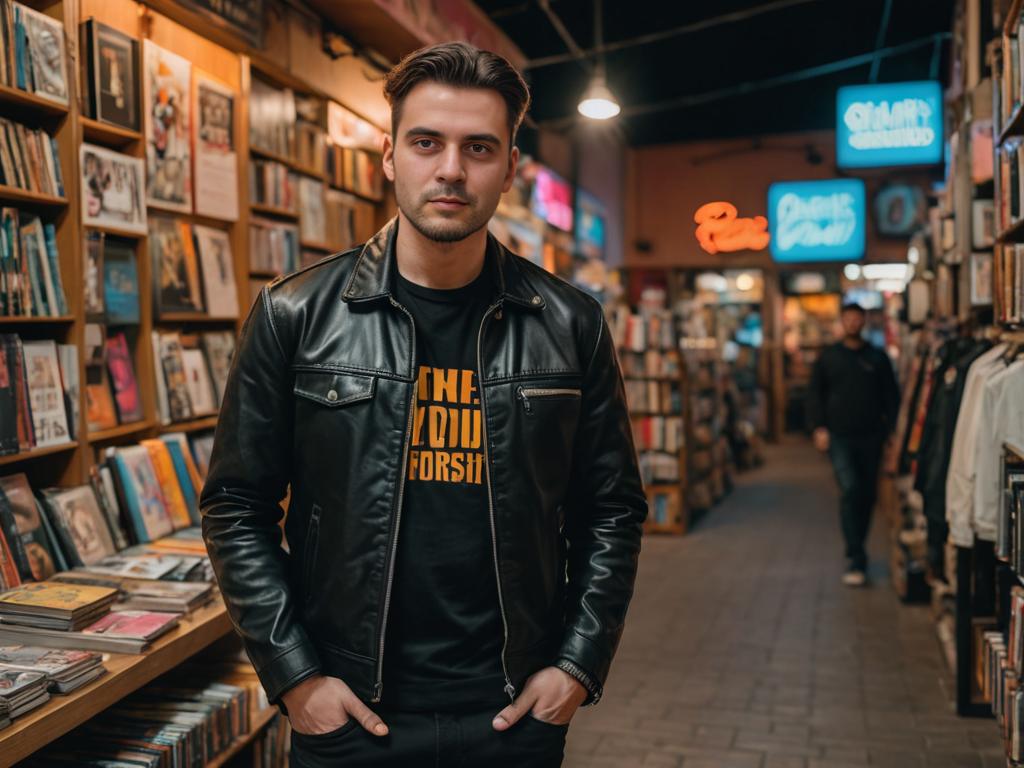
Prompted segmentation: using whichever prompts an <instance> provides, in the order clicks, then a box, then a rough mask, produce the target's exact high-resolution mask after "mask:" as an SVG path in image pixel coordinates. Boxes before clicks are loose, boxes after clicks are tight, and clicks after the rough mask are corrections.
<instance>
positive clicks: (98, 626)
mask: <svg viewBox="0 0 1024 768" xmlns="http://www.w3.org/2000/svg"><path fill="white" fill-rule="evenodd" d="M97 589H101V587H97ZM179 618H180V615H179V614H177V613H158V612H155V611H112V612H110V613H108V614H107V615H106V616H104V617H103V618H101V619H100V620H99V621H96V622H94V623H92V624H90V625H89V626H88V627H86V628H85V629H83V630H82V632H83V633H84V634H87V635H110V636H114V637H129V638H138V639H140V640H152V639H153V638H155V637H159V636H160V635H162V634H164V633H165V632H168V631H170V630H171V629H174V627H176V626H177V625H178V619H179Z"/></svg>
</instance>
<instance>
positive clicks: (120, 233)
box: [83, 224, 146, 240]
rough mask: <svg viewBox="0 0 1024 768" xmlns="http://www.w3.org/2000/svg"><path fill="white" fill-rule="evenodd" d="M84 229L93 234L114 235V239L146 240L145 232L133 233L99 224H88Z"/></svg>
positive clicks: (128, 230)
mask: <svg viewBox="0 0 1024 768" xmlns="http://www.w3.org/2000/svg"><path fill="white" fill-rule="evenodd" d="M83 229H85V230H86V231H92V232H102V233H103V234H105V235H112V236H113V237H121V238H124V239H126V240H142V239H145V237H146V234H145V233H143V232H132V231H131V230H130V229H121V228H120V227H108V226H101V225H99V224H86V225H85V226H84V227H83Z"/></svg>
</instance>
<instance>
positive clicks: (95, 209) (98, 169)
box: [78, 142, 146, 235]
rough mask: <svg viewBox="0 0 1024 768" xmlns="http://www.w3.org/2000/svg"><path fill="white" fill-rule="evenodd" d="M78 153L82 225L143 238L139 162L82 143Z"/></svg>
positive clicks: (142, 180) (136, 158) (127, 156)
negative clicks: (113, 229) (130, 233)
mask: <svg viewBox="0 0 1024 768" xmlns="http://www.w3.org/2000/svg"><path fill="white" fill-rule="evenodd" d="M78 152H79V184H80V188H81V197H82V221H83V223H85V224H86V225H92V226H101V227H102V226H110V227H117V228H118V229H123V230H127V231H130V232H133V233H136V234H140V235H145V234H146V206H145V203H144V201H143V193H144V190H145V180H144V173H145V169H144V167H143V160H142V159H141V158H138V157H132V156H130V155H125V154H122V153H120V152H114V151H111V150H109V149H106V148H104V147H98V146H95V145H94V144H87V143H84V142H83V143H82V144H81V146H80V147H79V150H78ZM115 181H116V183H115Z"/></svg>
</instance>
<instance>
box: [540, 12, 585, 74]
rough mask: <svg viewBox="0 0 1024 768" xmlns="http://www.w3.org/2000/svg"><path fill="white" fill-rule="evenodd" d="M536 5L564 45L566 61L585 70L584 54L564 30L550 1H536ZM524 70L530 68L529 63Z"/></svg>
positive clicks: (563, 25)
mask: <svg viewBox="0 0 1024 768" xmlns="http://www.w3.org/2000/svg"><path fill="white" fill-rule="evenodd" d="M537 5H539V6H540V9H541V10H542V11H544V15H545V16H547V17H548V21H550V22H551V26H552V27H554V28H555V32H557V33H558V36H559V37H560V38H562V42H563V43H565V47H566V48H568V49H569V56H568V58H567V59H566V60H567V61H577V62H579V63H580V64H581V65H582V66H583V68H584V69H587V68H588V65H587V63H586V61H585V60H586V58H587V55H586V52H585V51H584V50H583V49H582V48H580V46H579V44H578V43H577V42H576V39H575V38H574V37H573V36H572V34H571V33H570V32H569V30H568V29H566V27H565V24H563V23H562V19H561V18H560V17H559V16H558V14H557V13H555V12H554V10H553V9H552V8H551V0H537ZM526 68H527V69H528V68H530V62H527V63H526Z"/></svg>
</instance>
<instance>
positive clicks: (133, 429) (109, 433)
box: [86, 421, 156, 443]
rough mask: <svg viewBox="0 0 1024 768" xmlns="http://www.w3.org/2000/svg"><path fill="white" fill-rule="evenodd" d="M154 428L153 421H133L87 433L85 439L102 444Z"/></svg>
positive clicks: (154, 423)
mask: <svg viewBox="0 0 1024 768" xmlns="http://www.w3.org/2000/svg"><path fill="white" fill-rule="evenodd" d="M154 426H156V422H155V421H133V422H132V423H130V424H121V425H119V426H116V427H111V428H110V429H100V430H97V431H96V432H90V433H88V435H87V437H86V439H87V440H88V442H90V443H102V442H104V441H105V440H114V439H116V438H118V437H124V436H125V435H134V434H135V433H137V432H145V431H146V430H148V429H151V428H152V427H154Z"/></svg>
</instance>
